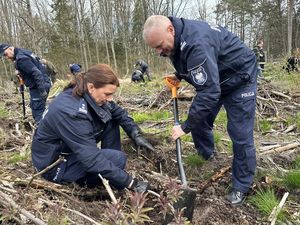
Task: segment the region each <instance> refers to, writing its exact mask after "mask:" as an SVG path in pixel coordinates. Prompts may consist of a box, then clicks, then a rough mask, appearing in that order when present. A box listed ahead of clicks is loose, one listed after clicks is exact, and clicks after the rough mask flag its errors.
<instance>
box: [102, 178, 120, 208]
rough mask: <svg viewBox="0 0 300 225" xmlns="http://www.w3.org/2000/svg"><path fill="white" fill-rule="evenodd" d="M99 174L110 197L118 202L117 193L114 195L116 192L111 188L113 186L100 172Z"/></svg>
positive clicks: (114, 201)
mask: <svg viewBox="0 0 300 225" xmlns="http://www.w3.org/2000/svg"><path fill="white" fill-rule="evenodd" d="M98 176H99V177H100V179H101V180H102V183H103V185H104V187H105V189H106V190H107V192H108V194H109V197H110V199H111V200H112V202H113V203H114V204H117V203H118V201H117V199H116V197H115V195H114V193H113V191H112V189H111V187H110V185H109V182H108V180H106V179H105V178H104V177H102V176H101V174H100V173H99V174H98Z"/></svg>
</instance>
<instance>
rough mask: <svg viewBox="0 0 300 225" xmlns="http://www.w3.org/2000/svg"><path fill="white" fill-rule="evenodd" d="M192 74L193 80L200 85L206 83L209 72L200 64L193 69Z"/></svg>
mask: <svg viewBox="0 0 300 225" xmlns="http://www.w3.org/2000/svg"><path fill="white" fill-rule="evenodd" d="M191 76H192V78H193V81H194V82H195V83H196V84H198V85H203V84H205V82H206V80H207V73H206V72H205V70H204V68H203V67H202V66H199V67H197V68H196V69H193V70H192V71H191Z"/></svg>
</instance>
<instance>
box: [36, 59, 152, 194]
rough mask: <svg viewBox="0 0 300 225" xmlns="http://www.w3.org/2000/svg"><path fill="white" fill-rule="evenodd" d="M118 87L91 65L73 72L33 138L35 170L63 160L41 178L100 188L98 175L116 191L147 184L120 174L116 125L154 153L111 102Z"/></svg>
mask: <svg viewBox="0 0 300 225" xmlns="http://www.w3.org/2000/svg"><path fill="white" fill-rule="evenodd" d="M118 86H119V80H118V78H117V76H116V74H115V72H114V71H113V70H112V69H111V68H110V67H109V66H108V65H106V64H97V65H94V66H92V67H90V68H89V69H88V71H87V72H84V73H83V72H82V73H78V74H77V75H76V77H74V79H73V80H72V81H70V83H69V84H68V85H67V87H66V88H65V89H64V91H63V92H61V93H60V94H59V95H58V96H57V97H56V98H55V99H54V100H53V101H52V102H51V103H50V105H49V107H48V109H47V110H46V111H45V113H44V115H43V119H42V120H41V122H40V124H39V127H38V128H37V129H36V131H35V133H34V136H33V141H32V162H33V165H34V166H35V168H36V169H37V171H41V170H43V169H44V168H46V167H48V166H49V165H51V164H52V163H53V162H55V161H56V160H57V159H58V158H59V156H60V155H62V156H64V161H63V162H61V163H60V164H59V165H57V166H56V167H54V168H53V169H51V170H49V171H47V172H46V173H44V174H43V175H42V176H43V177H44V178H45V179H47V180H49V181H52V182H55V183H69V182H76V183H78V184H80V185H84V186H85V185H87V186H88V187H95V186H97V185H99V184H101V179H100V178H99V174H100V175H101V176H102V177H104V178H106V179H107V180H109V183H110V184H111V185H112V186H114V187H115V188H117V189H124V188H129V189H132V190H134V191H137V192H143V191H146V190H147V188H148V182H146V181H141V180H137V179H136V178H133V177H132V176H131V175H129V174H128V173H127V172H126V171H125V170H124V168H125V165H126V155H125V153H124V152H122V151H121V140H120V126H121V127H122V128H123V129H124V131H125V132H126V133H127V134H128V135H129V136H130V138H131V139H132V140H134V142H135V143H136V145H137V146H139V147H143V148H146V149H149V150H152V151H153V150H154V149H153V146H152V145H151V144H150V143H149V142H148V141H147V140H146V139H145V138H144V137H143V136H142V134H141V132H140V130H139V127H138V126H137V125H136V124H135V123H134V121H133V119H132V118H131V117H129V116H128V113H127V112H126V110H124V109H123V108H121V107H120V106H118V105H117V104H116V103H115V102H113V101H112V100H113V94H114V93H115V92H116V90H117V87H118ZM99 142H101V148H98V146H97V144H98V143H99Z"/></svg>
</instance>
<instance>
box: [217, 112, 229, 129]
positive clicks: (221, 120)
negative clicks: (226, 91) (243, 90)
mask: <svg viewBox="0 0 300 225" xmlns="http://www.w3.org/2000/svg"><path fill="white" fill-rule="evenodd" d="M226 124H227V114H226V111H225V110H224V109H221V110H220V112H219V114H218V115H217V117H216V120H215V125H222V126H226Z"/></svg>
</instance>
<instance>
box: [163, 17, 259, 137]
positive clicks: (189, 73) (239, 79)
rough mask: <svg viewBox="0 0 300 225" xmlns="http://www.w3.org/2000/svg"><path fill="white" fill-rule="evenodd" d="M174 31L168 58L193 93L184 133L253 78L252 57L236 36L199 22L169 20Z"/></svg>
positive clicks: (184, 124)
mask: <svg viewBox="0 0 300 225" xmlns="http://www.w3.org/2000/svg"><path fill="white" fill-rule="evenodd" d="M169 19H170V20H171V22H172V23H173V26H174V28H175V43H174V52H173V55H172V56H171V57H170V59H171V61H172V63H173V65H174V67H175V69H176V74H175V75H176V76H177V78H179V79H180V80H181V79H184V80H186V81H187V82H188V83H190V84H192V85H193V86H194V87H195V89H196V92H197V94H196V96H195V98H194V100H193V102H192V105H191V107H190V110H189V114H188V119H187V120H186V121H185V122H184V123H183V124H182V125H181V127H182V129H183V131H184V132H185V133H188V132H189V131H190V130H191V129H192V128H193V126H195V122H196V121H200V120H203V119H204V118H205V117H206V116H207V115H208V114H209V112H210V110H211V109H212V108H213V107H214V106H216V104H217V103H218V101H219V99H220V98H221V97H222V96H225V95H227V94H229V93H230V92H231V91H233V90H236V88H238V87H240V86H242V85H245V84H247V83H249V82H254V81H255V79H256V76H257V67H256V57H255V54H254V53H253V51H252V50H251V49H250V48H248V47H247V46H246V45H245V44H244V43H243V42H242V41H241V40H240V39H239V38H238V37H237V36H236V35H234V34H233V33H231V32H229V31H228V30H226V29H225V28H223V27H221V26H218V25H212V24H209V23H206V22H203V21H195V20H187V19H182V18H175V17H169Z"/></svg>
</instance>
